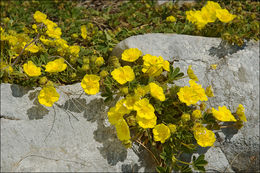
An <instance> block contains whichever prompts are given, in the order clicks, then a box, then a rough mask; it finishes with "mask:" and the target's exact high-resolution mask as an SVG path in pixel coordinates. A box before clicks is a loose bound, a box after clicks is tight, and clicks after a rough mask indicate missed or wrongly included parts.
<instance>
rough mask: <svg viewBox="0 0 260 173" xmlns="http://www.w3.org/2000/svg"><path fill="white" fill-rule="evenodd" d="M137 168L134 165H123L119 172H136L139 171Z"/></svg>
mask: <svg viewBox="0 0 260 173" xmlns="http://www.w3.org/2000/svg"><path fill="white" fill-rule="evenodd" d="M139 169H140V168H139V166H138V165H137V164H136V163H135V164H133V165H132V164H123V165H122V167H121V171H122V172H124V173H125V172H138V170H139Z"/></svg>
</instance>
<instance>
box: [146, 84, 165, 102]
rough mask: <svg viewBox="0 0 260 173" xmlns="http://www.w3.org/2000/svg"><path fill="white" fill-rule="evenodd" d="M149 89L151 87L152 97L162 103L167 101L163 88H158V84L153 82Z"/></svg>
mask: <svg viewBox="0 0 260 173" xmlns="http://www.w3.org/2000/svg"><path fill="white" fill-rule="evenodd" d="M149 87H150V92H151V95H152V96H153V97H154V98H156V99H158V100H160V101H164V100H165V95H164V93H163V89H162V87H160V86H158V85H157V84H156V83H154V82H151V83H149Z"/></svg>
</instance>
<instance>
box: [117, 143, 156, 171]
mask: <svg viewBox="0 0 260 173" xmlns="http://www.w3.org/2000/svg"><path fill="white" fill-rule="evenodd" d="M132 149H133V151H134V152H135V154H136V155H137V156H138V158H139V160H138V162H139V163H140V165H139V167H138V170H139V169H140V168H142V167H144V172H156V169H155V168H156V162H155V160H154V159H153V158H152V156H151V154H150V153H148V152H147V151H146V150H145V149H144V148H143V146H141V145H140V144H136V145H133V147H132ZM124 168H132V169H136V167H135V166H134V165H132V164H128V166H127V167H126V166H124ZM121 170H122V171H123V166H122V168H121ZM125 171H126V172H129V171H127V170H126V169H125Z"/></svg>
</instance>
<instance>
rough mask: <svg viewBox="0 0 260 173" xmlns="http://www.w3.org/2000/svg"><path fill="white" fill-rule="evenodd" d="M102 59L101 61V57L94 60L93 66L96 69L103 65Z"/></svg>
mask: <svg viewBox="0 0 260 173" xmlns="http://www.w3.org/2000/svg"><path fill="white" fill-rule="evenodd" d="M104 62H105V61H104V59H103V57H98V58H97V59H96V61H95V65H96V66H98V67H100V66H102V65H103V64H104Z"/></svg>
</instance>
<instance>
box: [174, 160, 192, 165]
mask: <svg viewBox="0 0 260 173" xmlns="http://www.w3.org/2000/svg"><path fill="white" fill-rule="evenodd" d="M176 161H177V162H180V163H182V164H185V165H192V163H188V162H184V161H181V160H178V159H176Z"/></svg>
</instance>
